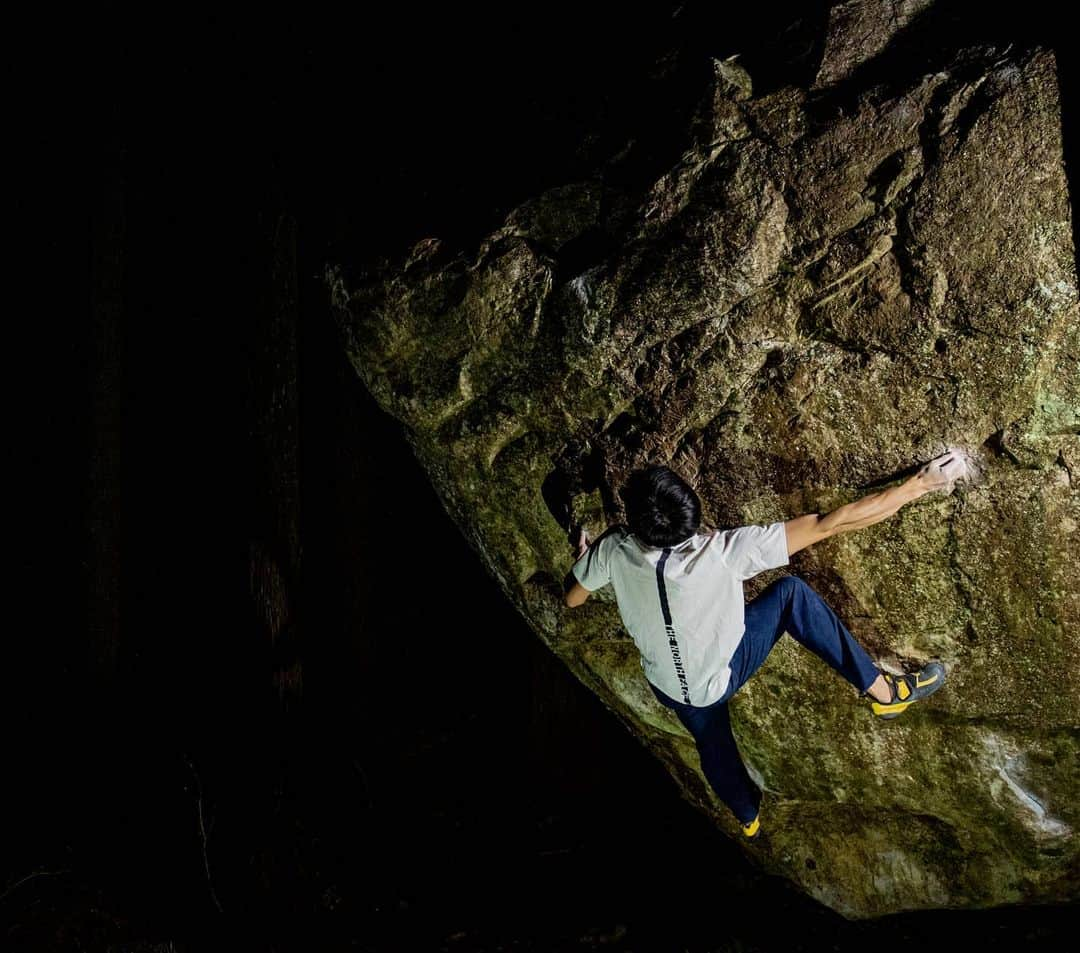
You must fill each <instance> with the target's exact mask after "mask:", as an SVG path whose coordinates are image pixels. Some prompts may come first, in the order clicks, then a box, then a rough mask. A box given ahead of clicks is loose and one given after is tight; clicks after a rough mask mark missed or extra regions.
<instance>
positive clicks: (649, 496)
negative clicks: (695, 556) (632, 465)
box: [619, 464, 701, 547]
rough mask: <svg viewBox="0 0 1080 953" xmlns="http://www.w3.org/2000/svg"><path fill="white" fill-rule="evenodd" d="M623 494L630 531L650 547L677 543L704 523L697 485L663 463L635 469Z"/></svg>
mask: <svg viewBox="0 0 1080 953" xmlns="http://www.w3.org/2000/svg"><path fill="white" fill-rule="evenodd" d="M619 495H620V496H621V497H622V499H623V504H624V505H625V507H626V523H627V526H628V528H629V530H630V532H631V533H633V534H634V535H635V536H637V538H638V539H640V540H641V541H642V542H643V543H645V544H646V545H647V546H655V547H663V546H674V545H675V544H677V543H681V542H682V541H683V540H684V539H688V538H689V537H691V536H693V535H694V533H696V532H697V531H698V527H699V526H700V525H701V501H700V500H699V499H698V495H697V494H696V493H695V492H694V489H693V487H691V486H690V484H689V483H687V482H686V481H685V480H684V479H683V478H682V477H681V476H679V474H677V473H676V472H675V471H674V470H671V469H669V468H668V467H665V466H663V465H661V464H651V465H650V466H647V467H643V468H642V469H640V470H635V471H634V472H633V473H631V474H630V476H629V477H628V478H627V480H626V483H625V484H623V488H622V489H621V490H620V491H619Z"/></svg>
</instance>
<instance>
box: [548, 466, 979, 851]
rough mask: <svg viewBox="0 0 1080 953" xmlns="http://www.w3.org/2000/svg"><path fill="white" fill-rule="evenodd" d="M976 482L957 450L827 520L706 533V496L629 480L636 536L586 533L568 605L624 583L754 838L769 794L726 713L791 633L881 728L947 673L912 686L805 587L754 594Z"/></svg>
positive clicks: (634, 632) (646, 639)
mask: <svg viewBox="0 0 1080 953" xmlns="http://www.w3.org/2000/svg"><path fill="white" fill-rule="evenodd" d="M966 474H967V464H966V460H965V457H964V455H963V454H962V452H960V451H950V452H948V453H945V454H943V455H941V456H939V457H937V458H935V459H934V460H931V461H930V462H929V463H927V464H926V465H925V466H923V467H922V468H920V469H919V470H918V471H917V472H916V473H914V474H913V475H912V476H910V477H909V478H908V479H907V480H905V481H904V482H903V483H902V484H899V485H897V486H894V487H890V488H888V489H885V490H882V491H880V492H877V493H872V494H870V495H868V496H866V497H864V498H862V499H860V500H856V501H854V502H852V503H847V504H845V505H844V506H841V507H839V508H837V509H835V510H833V511H832V512H831V513H828V514H827V515H825V516H820V515H819V514H817V513H807V514H805V515H802V516H798V517H796V518H794V519H790V520H786V521H777V522H772V523H766V524H760V525H748V526H739V527H737V528H734V529H725V530H714V531H712V532H700V531H699V530H700V529H701V503H700V500H699V499H698V496H697V494H696V493H695V492H694V490H693V489H692V488H691V487H690V486H689V484H687V483H686V481H685V480H683V479H682V477H680V476H679V475H678V474H677V473H675V472H674V471H673V470H671V469H669V468H668V467H666V466H662V465H658V464H654V465H650V466H647V467H644V468H642V469H639V470H637V471H636V472H634V473H633V474H631V475H630V477H629V478H628V479H627V481H626V483H625V485H624V486H623V488H622V490H621V491H620V496H621V497H622V499H623V503H624V505H625V510H626V524H625V525H624V524H621V523H616V524H614V525H612V526H609V527H608V528H607V529H606V530H605V531H604V532H603V533H601V534H600V535H599V536H598V537H597V538H596V539H595V540H593V541H590V540H589V539H588V536H587V534H586V533H585V530H584V528H582V529H581V531H580V533H579V534H578V537H577V546H576V549H575V552H576V556H577V558H576V561H575V562H574V564H573V567H572V568H571V572H570V574H569V575H568V576H567V583H566V585H567V589H566V593H565V596H564V601H565V604H566V605H567V606H570V607H574V606H579V605H581V604H582V603H583V602H584V601H585V600H586V599H587V598H588V597H589V595H590V593H592V592H595V591H596V590H597V589H599V588H600V587H601V586H604V585H606V584H607V583H609V582H610V583H611V584H612V588H613V590H614V594H615V600H616V603H617V605H618V610H619V614H620V616H621V617H622V621H623V624H624V626H625V627H626V630H627V632H628V633H629V634H630V636H631V638H632V639H633V640H634V643H635V645H636V646H637V648H638V650H639V653H640V656H641V658H640V662H641V667H642V669H643V671H644V674H645V677H646V680H647V681H648V683H649V686H650V688H651V689H652V692H653V694H654V695H655V696H656V698H657V700H658V701H659V702H661V703H662V704H664V705H666V706H667V707H668V708H671V709H672V710H674V712H675V713H676V715H677V716H678V718H679V720H680V721H681V722H682V724H683V725H684V726H685V727H686V729H687V730H688V731H689V732H690V734H691V735H692V736H693V738H694V740H695V742H696V743H697V750H698V754H699V756H700V758H701V767H702V771H703V772H704V774H705V777H706V779H707V780H708V782H709V784H710V785H711V786H712V788H713V790H714V791H715V792H716V793H717V795H718V796H719V797H720V799H721V800H722V801H723V802H724V803H725V804H726V805H727V806H728V808H729V809H730V810H731V811H732V813H733V814H734V815H735V817H736V818H737V819H738V821H739V823H740V825H741V826H742V831H743V834H744V835H745V836H746V837H748V838H754V837H756V836H757V834H758V831H759V829H760V805H761V791H760V790H759V788H758V787H757V785H755V784H754V782H753V781H752V780H751V778H750V775H749V773H748V772H747V769H746V767H745V765H744V764H743V761H742V758H741V757H740V755H739V751H738V748H737V746H736V744H735V739H734V737H733V735H732V732H731V722H730V719H729V714H728V701H729V700H730V699H731V697H732V696H733V695H734V694H735V693H736V692H737V691H738V690H739V688H740V687H741V686H742V685H744V684H745V683H746V681H747V679H749V678H750V676H751V675H753V674H754V672H755V671H757V669H758V668H759V667H760V666H761V664H762V663H763V662H764V661H765V658H766V656H768V654H769V652H770V651H771V649H772V648H773V646H774V645H776V643H777V641H778V640H779V638H780V636H781V635H783V633H784V632H789V633H790V634H791V635H792V637H793V638H794V639H795V640H796V641H797V642H799V643H800V644H802V645H803V646H805V647H806V648H807V649H809V650H810V651H811V652H813V653H814V654H815V655H817V656H818V657H819V658H821V659H822V660H823V661H824V662H825V663H827V664H828V665H829V666H831V667H832V668H833V669H834V670H835V671H836V672H837V673H838V674H839V675H840V676H842V677H843V678H844V679H846V680H847V681H848V682H850V683H851V684H852V685H853V686H854V687H855V688H856V689H858V691H859V697H860V698H865V697H867V696H869V697H870V699H871V703H870V707H871V710H872V711H873V713H874V715H875V716H877V717H880V718H883V719H891V718H895V717H897V716H898V715H899V714H900V713H901V712H903V711H904V710H905V709H907V708H908V707H909V706H910V705H912V704H913V703H915V702H917V701H919V700H921V699H923V698H926V696H928V695H930V694H932V693H933V692H935V691H937V690H938V689H939V688H940V687H941V685H942V683H943V682H944V680H945V668H944V666H943V665H942V664H941V663H940V662H930V663H928V664H927V665H925V666H924V667H922V668H921V669H919V670H918V671H916V672H912V673H908V674H898V675H897V674H892V673H890V672H886V671H882V670H880V669H878V667H877V666H876V665H875V664H874V662H873V661H872V660H871V658H870V656H869V655H868V654H867V652H866V650H865V649H864V648H863V647H862V646H861V645H860V644H859V643H858V642H857V641H856V640H855V638H854V637H853V636H852V635H851V633H850V632H849V631H848V630H847V628H846V627H845V626H844V624H843V622H841V621H840V619H839V618H838V617H837V615H836V613H835V612H834V611H833V610H832V608H831V607H830V606H829V605H827V604H826V602H825V600H824V599H823V598H822V597H821V596H820V595H819V594H818V593H817V591H816V590H814V589H813V587H811V586H810V585H809V584H808V583H807V582H805V581H804V580H802V579H800V578H799V577H798V576H794V575H787V576H783V577H781V578H779V579H777V580H775V581H773V582H772V583H770V584H769V585H768V586H766V587H765V588H764V590H762V592H761V593H760V594H759V595H758V596H757V597H756V598H754V599H752V600H751V601H750V602H747V603H744V601H743V582H744V581H745V580H747V579H750V578H752V577H753V576H756V575H757V574H758V573H760V572H763V571H765V570H766V569H776V568H778V567H780V566H786V565H788V563H789V560H790V557H791V556H792V555H794V554H795V553H797V552H798V551H799V550H800V549H805V548H806V547H807V546H810V545H811V544H812V543H816V542H818V541H819V540H822V539H827V538H828V537H830V536H835V535H837V534H839V533H846V532H849V531H851V530H855V529H861V528H862V527H864V526H870V525H871V524H873V523H877V522H878V521H880V520H883V519H885V518H886V517H887V516H891V515H892V514H893V513H895V512H896V511H897V510H898V509H899V508H900V507H901V506H903V505H904V504H905V503H909V502H911V501H912V500H915V499H917V498H918V497H920V496H922V495H923V494H925V493H929V492H931V491H935V490H947V491H948V492H951V491H952V485H953V483H954V481H955V480H957V479H960V478H963V477H965V476H966Z"/></svg>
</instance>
